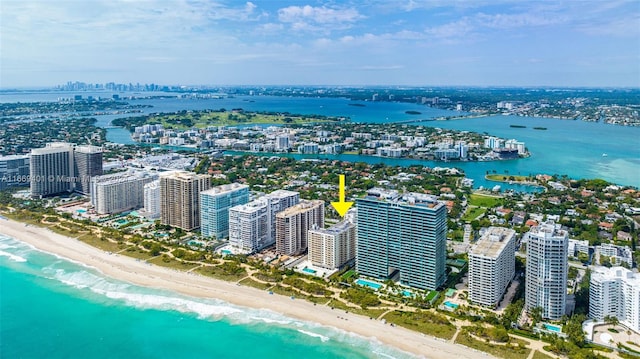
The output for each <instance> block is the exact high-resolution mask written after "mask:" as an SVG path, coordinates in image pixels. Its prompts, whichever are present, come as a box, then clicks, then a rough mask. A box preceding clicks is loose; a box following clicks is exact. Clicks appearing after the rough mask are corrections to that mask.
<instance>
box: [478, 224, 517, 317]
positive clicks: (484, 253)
mask: <svg viewBox="0 0 640 359" xmlns="http://www.w3.org/2000/svg"><path fill="white" fill-rule="evenodd" d="M515 236H516V231H514V230H513V229H509V228H502V227H489V228H488V229H487V231H486V232H485V233H484V234H483V235H482V237H481V238H480V239H479V240H478V242H476V244H474V245H473V247H471V249H470V250H469V300H470V301H471V302H473V303H476V304H479V305H483V306H487V307H492V308H493V307H495V306H496V305H498V302H499V301H500V298H502V295H503V294H504V291H505V290H506V289H507V286H508V285H509V282H510V281H511V279H512V278H513V275H514V274H515V261H516V259H515V251H516V246H515Z"/></svg>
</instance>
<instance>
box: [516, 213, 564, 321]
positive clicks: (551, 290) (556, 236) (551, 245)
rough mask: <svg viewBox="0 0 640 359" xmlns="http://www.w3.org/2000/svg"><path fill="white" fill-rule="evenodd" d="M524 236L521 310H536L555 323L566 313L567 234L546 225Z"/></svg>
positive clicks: (551, 225)
mask: <svg viewBox="0 0 640 359" xmlns="http://www.w3.org/2000/svg"><path fill="white" fill-rule="evenodd" d="M527 235H528V238H527V271H526V283H525V307H526V309H527V311H529V312H530V311H531V309H533V308H536V307H540V308H542V317H543V318H545V319H552V320H558V319H560V318H561V317H562V316H563V315H564V314H565V313H566V310H565V306H566V299H567V272H568V264H567V259H568V258H567V256H568V245H569V239H568V233H567V231H565V230H562V229H560V225H556V224H555V223H553V222H546V223H542V224H540V225H539V226H536V227H533V228H531V230H530V231H529V232H528V233H527Z"/></svg>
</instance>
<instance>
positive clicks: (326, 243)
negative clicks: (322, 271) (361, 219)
mask: <svg viewBox="0 0 640 359" xmlns="http://www.w3.org/2000/svg"><path fill="white" fill-rule="evenodd" d="M308 239H309V260H310V261H311V264H313V265H315V266H318V267H322V268H328V269H335V268H340V267H342V266H343V265H345V264H347V263H349V262H352V261H353V260H354V259H355V258H356V225H355V224H353V223H352V222H350V221H348V220H344V221H342V222H340V223H337V224H335V225H333V226H332V227H330V228H327V229H323V228H316V229H311V230H309V233H308Z"/></svg>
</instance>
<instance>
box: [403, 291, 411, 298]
mask: <svg viewBox="0 0 640 359" xmlns="http://www.w3.org/2000/svg"><path fill="white" fill-rule="evenodd" d="M402 295H404V296H405V297H413V293H411V292H410V291H408V290H403V291H402Z"/></svg>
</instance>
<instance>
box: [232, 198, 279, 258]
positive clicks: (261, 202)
mask: <svg viewBox="0 0 640 359" xmlns="http://www.w3.org/2000/svg"><path fill="white" fill-rule="evenodd" d="M268 208H269V203H268V202H267V200H265V199H263V198H261V199H257V200H255V201H251V202H249V203H246V204H241V205H239V206H234V207H231V208H230V209H229V243H231V245H232V246H233V247H234V248H235V249H236V250H238V251H240V252H243V253H253V252H256V251H259V250H260V249H262V248H264V247H266V246H267V245H268V244H267V243H268V237H269V233H270V232H269V228H268V226H267V223H268V222H269V217H270V216H269V211H268Z"/></svg>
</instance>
